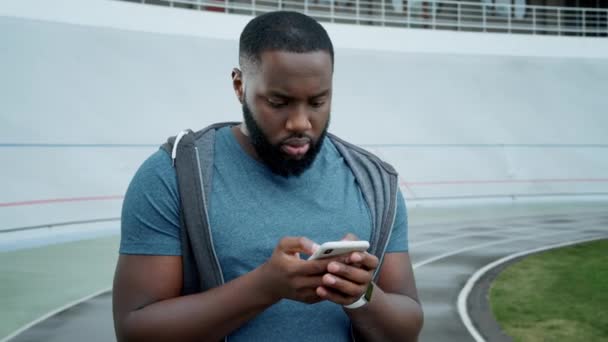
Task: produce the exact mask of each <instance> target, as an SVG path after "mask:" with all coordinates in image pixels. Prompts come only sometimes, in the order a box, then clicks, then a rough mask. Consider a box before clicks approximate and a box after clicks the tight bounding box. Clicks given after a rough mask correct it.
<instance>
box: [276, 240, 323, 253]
mask: <svg viewBox="0 0 608 342" xmlns="http://www.w3.org/2000/svg"><path fill="white" fill-rule="evenodd" d="M277 248H278V249H280V250H281V251H282V252H284V253H287V254H295V253H299V252H302V253H306V254H313V253H314V252H315V251H316V250H317V248H319V245H317V244H316V243H314V241H312V240H310V239H308V238H305V237H284V238H282V239H281V241H279V245H278V246H277Z"/></svg>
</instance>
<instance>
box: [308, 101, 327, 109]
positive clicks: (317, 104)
mask: <svg viewBox="0 0 608 342" xmlns="http://www.w3.org/2000/svg"><path fill="white" fill-rule="evenodd" d="M324 104H325V101H315V102H313V103H311V104H310V105H311V106H313V107H314V108H321V107H322V106H323V105H324Z"/></svg>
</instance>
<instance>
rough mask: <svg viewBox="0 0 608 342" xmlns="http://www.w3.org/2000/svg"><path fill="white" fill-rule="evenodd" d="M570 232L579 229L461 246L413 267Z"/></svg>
mask: <svg viewBox="0 0 608 342" xmlns="http://www.w3.org/2000/svg"><path fill="white" fill-rule="evenodd" d="M568 233H570V234H572V233H578V232H577V231H567V232H559V233H550V234H537V235H528V236H523V237H517V238H510V239H504V240H500V241H493V242H486V243H481V244H477V245H472V246H467V247H464V248H460V249H457V250H455V251H452V252H447V253H443V254H440V255H437V256H434V257H432V258H429V259H426V260H423V261H421V262H417V263H415V264H414V265H413V268H414V269H417V268H420V267H422V266H424V265H427V264H430V263H432V262H435V261H437V260H441V259H443V258H447V257H449V256H452V255H456V254H460V253H462V252H468V251H470V250H474V249H479V248H484V247H489V246H494V245H500V244H504V243H509V242H513V241H518V240H528V239H535V238H539V237H549V236H557V235H562V234H568Z"/></svg>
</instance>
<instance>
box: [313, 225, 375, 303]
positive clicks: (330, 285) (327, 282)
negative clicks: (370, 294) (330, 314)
mask: <svg viewBox="0 0 608 342" xmlns="http://www.w3.org/2000/svg"><path fill="white" fill-rule="evenodd" d="M346 238H347V239H349V240H350V239H353V237H352V236H351V235H350V234H349V235H348V236H347V237H346ZM342 260H344V262H340V261H332V262H330V263H329V264H328V265H327V273H326V274H325V275H324V276H323V278H322V281H323V285H322V286H319V287H317V290H316V292H317V295H318V296H319V297H321V298H323V299H326V300H329V301H332V302H334V303H336V304H340V305H348V304H351V303H354V302H355V301H357V300H358V299H359V298H361V296H363V294H364V293H365V290H366V289H367V286H368V285H369V283H370V282H371V281H372V279H373V274H374V271H375V270H376V268H377V267H378V258H377V257H376V256H375V255H372V254H369V253H367V252H353V253H351V254H350V255H348V257H347V258H345V259H342Z"/></svg>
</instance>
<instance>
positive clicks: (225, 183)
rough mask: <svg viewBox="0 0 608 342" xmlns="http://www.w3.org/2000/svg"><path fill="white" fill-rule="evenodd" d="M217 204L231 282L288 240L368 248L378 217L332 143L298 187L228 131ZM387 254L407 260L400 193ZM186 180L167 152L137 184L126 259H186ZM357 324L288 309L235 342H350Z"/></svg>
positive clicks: (219, 153) (130, 200)
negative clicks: (182, 182) (361, 242)
mask: <svg viewBox="0 0 608 342" xmlns="http://www.w3.org/2000/svg"><path fill="white" fill-rule="evenodd" d="M214 158H215V160H214V170H213V183H212V192H211V196H210V199H209V204H208V206H209V207H208V213H209V223H210V226H211V234H212V238H213V243H214V246H215V250H216V253H217V256H218V259H219V262H220V266H221V268H222V273H223V275H224V280H225V281H226V282H228V281H230V280H232V279H234V278H237V277H239V276H241V275H244V274H246V273H248V272H250V271H252V270H253V269H255V268H257V267H258V266H260V265H261V264H263V263H264V262H265V261H266V260H268V258H270V256H271V255H272V251H273V250H274V248H275V246H276V245H277V243H278V241H279V240H280V239H281V238H283V237H285V236H306V237H308V238H309V239H311V240H313V241H315V242H317V243H319V244H320V243H323V242H326V241H334V240H340V239H341V238H342V237H343V236H344V235H346V234H347V233H353V234H355V235H356V236H357V237H358V238H360V239H365V240H369V239H370V234H371V216H370V213H369V209H368V207H367V205H366V203H365V200H364V199H363V196H362V194H361V191H360V189H359V186H358V185H357V183H356V181H355V178H354V175H353V174H352V172H351V170H350V169H349V168H348V166H347V165H346V163H345V161H344V160H343V158H342V157H341V155H340V154H339V152H338V151H337V150H336V148H335V146H334V145H333V144H332V143H331V141H330V140H329V139H325V142H324V144H323V147H322V148H321V150H320V151H319V154H318V156H317V158H316V159H315V161H314V162H313V164H312V166H311V167H310V168H309V169H308V170H306V171H305V172H304V173H303V174H301V175H300V176H297V177H289V178H284V177H281V176H278V175H275V174H273V173H272V172H271V171H270V170H269V169H268V168H267V167H266V166H265V165H264V164H263V163H261V162H259V161H257V160H255V159H253V158H252V157H251V156H249V155H248V154H247V153H246V152H245V151H244V150H243V149H242V147H241V146H240V145H239V143H238V141H237V140H236V137H235V136H234V135H233V133H232V131H231V130H230V128H229V127H225V128H222V129H220V130H219V131H218V132H217V135H216V144H215V157H214ZM396 215H397V216H396V219H395V224H394V226H393V231H392V234H391V238H390V241H389V244H388V248H387V253H391V252H405V251H407V249H408V245H407V216H406V208H405V201H404V199H403V196H402V195H401V193H399V196H398V201H397V214H396ZM179 230H180V225H179V197H178V190H177V179H176V175H175V171H174V169H173V167H172V165H171V159H170V157H169V155H168V154H167V153H166V152H165V151H162V150H159V151H157V152H156V153H154V154H153V155H152V156H151V157H150V158H148V159H147V160H146V161H145V162H144V163H143V165H142V166H141V167H140V169H139V170H138V171H137V173H136V174H135V176H134V178H133V180H132V181H131V184H130V185H129V189H128V190H127V194H126V196H125V200H124V204H123V211H122V236H121V243H120V253H122V254H144V255H181V246H180V233H179ZM349 327H350V322H349V319H348V316H346V314H345V313H344V311H343V310H342V308H341V306H339V305H337V304H334V303H331V302H327V301H324V302H320V303H317V304H312V305H309V304H303V303H299V302H296V301H292V300H282V301H280V302H279V303H277V304H275V305H273V306H272V307H270V308H268V309H267V310H265V311H264V312H262V313H261V314H259V315H258V316H256V317H255V318H254V319H252V320H251V321H249V322H247V323H246V324H245V325H243V326H241V328H239V329H238V330H237V331H235V332H234V333H233V334H232V335H230V340H231V341H258V340H268V341H276V340H290V341H309V340H310V339H311V338H314V339H318V340H322V341H350V330H349V329H350V328H349Z"/></svg>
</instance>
